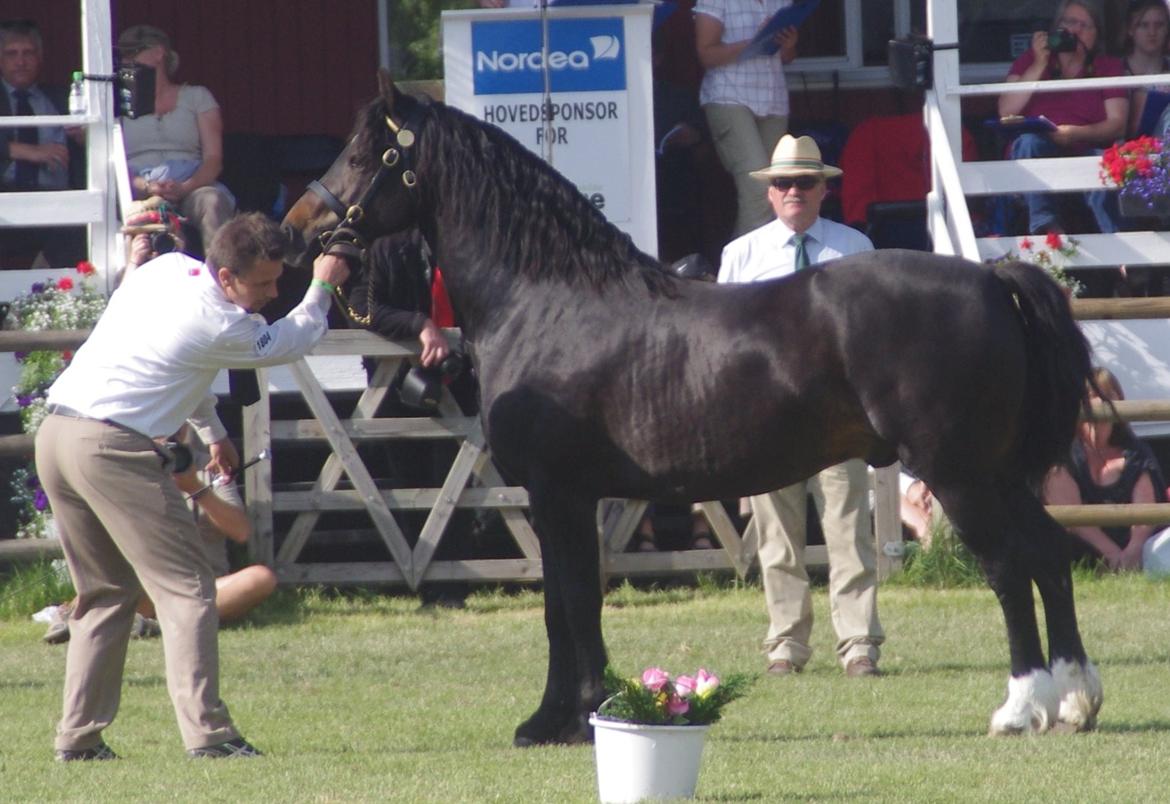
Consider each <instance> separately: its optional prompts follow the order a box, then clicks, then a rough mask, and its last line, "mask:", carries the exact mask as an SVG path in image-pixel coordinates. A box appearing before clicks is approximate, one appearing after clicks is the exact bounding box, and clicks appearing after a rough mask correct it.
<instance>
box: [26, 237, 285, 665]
mask: <svg viewBox="0 0 1170 804" xmlns="http://www.w3.org/2000/svg"><path fill="white" fill-rule="evenodd" d="M140 236H141V237H143V238H145V235H140ZM163 447H164V448H165V449H168V450H170V451H171V452H172V453H173V454H174V465H173V466H172V467H171V470H172V474H171V476H172V477H173V478H174V481H175V485H176V486H178V487H179V491H181V492H183V494H184V496H185V498H186V500H187V507H188V508H189V509H190V511H191V516H192V518H193V519H194V521H195V527H196V528H198V530H199V536H200V538H201V539H202V541H203V550H204V552H205V553H206V555H207V562H208V564H210V565H211V571H212V573H213V574H214V575H215V609H216V611H217V612H218V613H219V621H220V623H221V624H222V623H229V622H234V621H235V620H238V619H240V618H241V617H243V616H244V615H245V614H247V613H248V612H249V611H251V610H252V609H254V608H256V606H258V605H260V604H261V603H263V602H264V601H265V600H266V599H267V598H268V597H269V596H270V595H271V594H272V593H273V592H274V591H275V590H276V583H277V578H276V573H275V572H273V571H272V570H271V569H270V568H268V567H266V566H264V565H263V564H251V565H249V566H247V567H243V568H242V569H239V570H237V571H235V572H232V569H231V564H230V563H229V561H228V554H227V541H228V540H231V541H233V542H235V543H237V544H247V543H248V539H250V538H251V537H252V520H250V519H249V518H248V512H247V510H246V509H245V508H244V501H243V499H242V498H241V497H240V490H239V487H238V486H237V485H236V481H235V479H234V478H231V477H224V476H221V475H213V474H211V473H209V472H208V471H207V470H206V469H205V468H204V467H205V466H206V464H207V462H208V460H209V459H210V455H209V454H208V453H207V450H206V449H205V448H204V446H203V444H202V443H201V442H200V441H199V439H198V438H196V437H195V434H194V433H193V432H192V431H191V428H190V427H189V426H187V425H186V424H184V425H183V427H182V428H181V429H180V430H179V432H178V433H176V434H175V437H174V438H173V439H170V440H168V441H166V442H165V443H164V444H163ZM76 605H77V601H76V600H73V601H71V602H70V603H67V604H65V606H63V607H58V608H59V609H61V608H63V609H64V610H65V611H63V612H60V614H59V615H57V616H54V617H53V620H52V622H51V623H50V625H49V628H48V630H47V631H46V632H45V635H44V637H42V639H43V640H44V641H45V642H47V643H49V644H51V645H56V644H60V643H63V642H68V641H69V621H68V619H67V618H66V617H65V616H64V615H65V614H67V613H68V612H69V611H72V610H73V608H75V607H76ZM156 617H157V612H156V610H155V606H154V602H153V601H152V600H151V599H150V598H149V597H148V596H147V595H143V596H142V598H141V600H140V601H139V603H138V609H137V611H136V613H135V615H134V625H133V627H132V628H131V629H130V636H131V637H133V638H142V637H155V636H158V635H159V625H158V620H157V619H155V618H156Z"/></svg>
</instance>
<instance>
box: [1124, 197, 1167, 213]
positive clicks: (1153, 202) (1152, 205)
mask: <svg viewBox="0 0 1170 804" xmlns="http://www.w3.org/2000/svg"><path fill="white" fill-rule="evenodd" d="M1117 208H1118V211H1119V212H1120V213H1121V215H1122V217H1124V218H1165V217H1170V196H1167V195H1155V196H1151V197H1150V198H1149V199H1145V198H1142V197H1141V196H1140V195H1127V194H1125V193H1122V194H1120V195H1118V196H1117Z"/></svg>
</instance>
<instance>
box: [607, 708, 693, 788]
mask: <svg viewBox="0 0 1170 804" xmlns="http://www.w3.org/2000/svg"><path fill="white" fill-rule="evenodd" d="M589 723H590V724H591V725H592V726H593V749H594V753H595V756H596V759H597V792H598V794H599V796H600V798H601V801H602V803H603V804H622V803H623V802H636V801H641V800H642V799H647V798H693V797H694V795H695V784H696V783H697V782H698V781H699V764H700V762H701V761H702V758H703V741H704V740H705V739H706V737H707V729H709V728H710V726H648V725H644V724H641V723H623V722H621V721H616V720H605V719H604V718H599V717H597V715H596V714H594V715H590V717H589Z"/></svg>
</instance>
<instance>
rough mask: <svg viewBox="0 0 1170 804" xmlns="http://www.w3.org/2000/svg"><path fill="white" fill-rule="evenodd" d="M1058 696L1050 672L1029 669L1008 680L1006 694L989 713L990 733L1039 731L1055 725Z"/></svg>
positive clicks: (996, 734) (1041, 732) (997, 734)
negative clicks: (1001, 704) (1027, 672)
mask: <svg viewBox="0 0 1170 804" xmlns="http://www.w3.org/2000/svg"><path fill="white" fill-rule="evenodd" d="M1059 711H1060V695H1059V692H1058V690H1057V688H1056V682H1055V681H1053V680H1052V674H1051V673H1049V672H1048V671H1047V670H1033V671H1032V672H1031V673H1029V674H1028V675H1026V676H1020V677H1019V678H1016V677H1015V676H1013V677H1011V678H1009V679H1008V696H1007V700H1006V701H1005V702H1004V704H1003V706H1001V707H1000V708H999V709H996V710H995V714H993V715H992V716H991V730H990V733H991V735H992V736H999V735H1004V734H1043V733H1044V732H1046V731H1048V729H1049V728H1051V727H1052V726H1053V725H1055V724H1056V717H1057V714H1058V712H1059Z"/></svg>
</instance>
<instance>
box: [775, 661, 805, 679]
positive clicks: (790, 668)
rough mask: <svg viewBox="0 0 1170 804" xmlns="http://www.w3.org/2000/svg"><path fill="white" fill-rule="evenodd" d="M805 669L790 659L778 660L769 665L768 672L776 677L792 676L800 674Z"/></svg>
mask: <svg viewBox="0 0 1170 804" xmlns="http://www.w3.org/2000/svg"><path fill="white" fill-rule="evenodd" d="M803 669H804V668H802V667H799V666H797V665H795V664H793V663H792V662H791V661H789V660H788V659H777V660H776V661H774V662H772V663H771V664H770V665H768V672H769V673H771V674H772V675H774V676H791V675H795V674H797V673H799V672H800V671H801V670H803Z"/></svg>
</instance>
